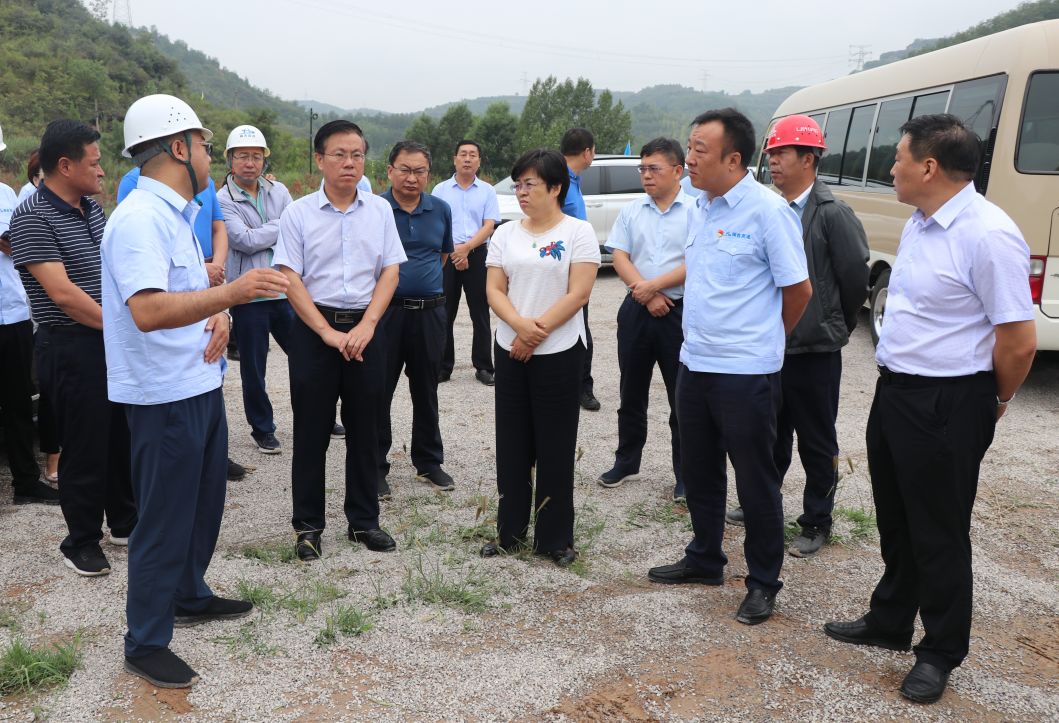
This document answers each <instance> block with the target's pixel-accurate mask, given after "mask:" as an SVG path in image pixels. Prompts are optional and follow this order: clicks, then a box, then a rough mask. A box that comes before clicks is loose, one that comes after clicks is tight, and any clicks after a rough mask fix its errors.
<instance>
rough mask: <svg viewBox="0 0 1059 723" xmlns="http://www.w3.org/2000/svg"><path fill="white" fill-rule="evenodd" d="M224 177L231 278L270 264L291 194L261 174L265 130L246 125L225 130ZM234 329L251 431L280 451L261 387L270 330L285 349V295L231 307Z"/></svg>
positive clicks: (289, 314)
mask: <svg viewBox="0 0 1059 723" xmlns="http://www.w3.org/2000/svg"><path fill="white" fill-rule="evenodd" d="M225 153H226V155H227V158H228V168H229V172H228V178H227V179H225V182H224V184H223V185H222V186H221V190H220V192H218V194H217V198H218V200H219V201H220V204H221V211H222V212H223V213H224V224H225V228H226V229H227V231H228V242H229V245H230V246H231V251H230V252H229V254H228V263H227V264H226V267H225V268H226V276H227V277H228V279H229V281H235V280H236V279H238V278H239V277H240V276H242V275H243V274H244V273H246V272H247V271H249V270H250V269H267V268H271V266H272V257H273V255H274V253H275V245H276V240H277V239H278V238H279V218H280V215H281V214H282V213H283V210H284V209H285V208H287V206H289V205H290V204H291V203H292V201H293V199H292V198H291V195H290V192H289V191H287V187H286V186H284V185H283V184H282V183H280V182H279V181H270V180H268V179H267V178H265V176H264V173H265V164H266V159H267V158H268V156H269V154H270V153H271V151H270V150H269V147H268V142H267V140H266V139H265V136H264V134H263V133H262V132H261V131H260V130H258V129H257V128H255V127H254V126H250V125H242V126H237V127H235V128H233V129H232V132H231V133H230V134H229V135H228V142H227V144H226V147H225ZM231 312H232V319H233V320H234V322H235V325H236V326H237V327H238V328H239V335H238V337H237V338H236V346H237V348H238V350H239V377H240V379H241V380H242V386H243V410H244V412H245V413H246V421H247V422H248V423H249V424H250V436H251V437H252V438H253V440H254V442H255V443H256V444H257V447H258V449H259V450H261V452H262V453H264V454H279V452H280V442H279V440H278V439H276V423H275V421H274V420H273V416H272V402H271V401H270V400H269V398H268V390H267V389H266V388H265V368H266V364H267V360H268V339H269V334H271V335H272V337H273V338H275V340H276V343H277V344H279V347H280V349H282V350H283V351H284V353H286V352H287V348H288V343H289V341H288V337H289V335H290V327H291V323H292V322H293V320H294V311H293V310H292V309H291V307H290V303H289V302H288V301H287V299H286V297H285V296H281V297H280V298H277V299H272V298H268V297H262V298H260V299H254V300H253V301H251V302H250V303H249V304H238V305H236V306H233V307H232V309H231Z"/></svg>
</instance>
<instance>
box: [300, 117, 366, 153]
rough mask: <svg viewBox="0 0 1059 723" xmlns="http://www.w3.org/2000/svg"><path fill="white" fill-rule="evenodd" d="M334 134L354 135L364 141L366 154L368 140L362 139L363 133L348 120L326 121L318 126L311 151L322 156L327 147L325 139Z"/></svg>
mask: <svg viewBox="0 0 1059 723" xmlns="http://www.w3.org/2000/svg"><path fill="white" fill-rule="evenodd" d="M336 133H356V134H357V135H358V136H360V139H361V140H362V141H364V153H365V154H367V152H368V139H367V138H365V137H364V131H362V130H361V129H360V126H358V125H357V124H356V123H354V122H353V121H348V120H333V121H328V122H327V123H324V124H323V125H322V126H320V128H319V129H318V130H317V131H316V137H314V138H313V150H314V151H316V152H317V153H319V154H320V155H321V156H322V155H323V154H324V148H325V147H326V146H327V139H328V138H330V137H331V136H333V135H335V134H336Z"/></svg>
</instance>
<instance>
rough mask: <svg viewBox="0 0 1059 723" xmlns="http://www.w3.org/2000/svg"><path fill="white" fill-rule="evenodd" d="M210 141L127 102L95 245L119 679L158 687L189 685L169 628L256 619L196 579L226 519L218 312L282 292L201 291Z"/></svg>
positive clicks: (259, 281) (189, 118) (149, 106)
mask: <svg viewBox="0 0 1059 723" xmlns="http://www.w3.org/2000/svg"><path fill="white" fill-rule="evenodd" d="M212 137H213V133H212V132H211V131H209V130H207V129H206V128H204V127H203V125H202V123H201V122H200V121H199V118H198V116H197V115H196V114H195V111H194V110H192V109H191V107H190V106H189V105H188V104H187V103H185V102H184V101H182V100H180V99H178V98H174V97H173V96H169V95H150V96H146V97H144V98H140V99H139V100H137V101H136V102H135V103H133V104H132V106H130V107H129V110H128V112H127V114H126V116H125V150H124V151H123V152H122V153H123V155H124V156H126V157H128V158H132V159H134V160H135V161H136V165H138V166H139V167H140V169H141V175H140V180H139V182H138V183H137V186H136V189H135V190H133V191H132V192H131V193H130V194H129V196H128V197H127V198H126V199H125V201H124V202H122V203H121V205H119V206H118V208H117V209H116V210H115V211H114V214H113V216H111V219H110V223H109V224H108V225H107V230H106V232H105V234H104V236H103V245H102V256H103V328H104V330H105V333H104V341H105V345H106V353H107V376H108V380H107V381H108V389H109V394H110V398H111V400H112V401H115V402H120V403H123V404H125V405H126V414H127V417H128V420H129V428H130V431H131V441H132V444H131V447H132V468H133V484H134V488H135V496H136V504H137V508H138V511H139V523H138V524H137V526H136V529H135V531H134V532H133V534H132V538H131V539H130V540H129V591H128V600H127V604H126V618H127V621H128V632H127V633H126V634H125V669H126V670H128V671H129V672H131V673H133V674H135V675H138V676H140V677H142V678H145V679H146V680H148V681H150V682H151V683H152V684H154V685H157V686H159V687H165V688H182V687H188V686H190V685H192V684H193V683H195V682H196V681H197V680H198V675H197V674H196V673H195V671H194V670H192V669H191V667H190V666H188V665H187V663H185V662H184V661H183V660H182V659H181V658H180V657H178V656H177V655H176V654H175V653H173V652H172V651H171V650H170V649H169V643H170V641H171V640H172V637H173V627H174V625H176V626H177V627H183V626H188V625H195V624H198V623H202V622H207V621H211V620H223V619H231V618H238V617H243V616H245V615H247V614H249V612H250V610H251V608H252V605H251V604H250V603H248V602H244V601H240V600H225V599H223V598H219V597H217V596H215V595H214V594H213V592H212V591H211V590H210V588H209V586H208V585H207V584H206V581H205V579H204V576H205V572H206V568H207V567H208V566H209V563H210V559H211V558H212V556H213V550H214V547H215V546H216V543H217V535H218V532H219V530H220V524H221V516H222V514H223V511H224V495H225V467H226V457H227V449H228V427H227V422H226V421H225V413H224V399H223V397H222V395H221V386H222V382H223V376H224V369H225V362H224V359H223V352H224V349H225V346H226V345H227V342H228V332H229V329H230V322H231V319H230V317H229V316H228V315H227V313H226V309H227V308H228V307H230V306H232V305H234V304H244V303H247V302H249V301H251V300H253V299H257V298H260V297H270V298H277V297H278V296H279V295H280V294H282V293H284V292H285V291H286V290H287V281H286V279H285V278H284V277H283V275H282V274H280V273H279V272H277V271H273V270H272V269H253V270H251V271H249V272H247V273H246V274H244V275H243V276H241V277H240V278H239V279H237V280H236V281H234V282H233V283H230V284H222V285H220V286H213V287H211V286H210V281H209V277H208V275H207V272H206V266H205V262H204V259H203V255H202V249H201V247H200V246H199V244H198V243H197V241H196V240H195V235H194V233H193V232H192V227H193V225H194V221H195V215H196V213H198V211H199V206H198V204H197V203H195V202H194V198H195V195H196V194H197V193H198V192H199V191H200V190H201V189H202V188H203V186H204V185H205V183H206V180H207V178H208V177H209V168H210V151H211V144H210V142H209V141H210V139H211V138H212Z"/></svg>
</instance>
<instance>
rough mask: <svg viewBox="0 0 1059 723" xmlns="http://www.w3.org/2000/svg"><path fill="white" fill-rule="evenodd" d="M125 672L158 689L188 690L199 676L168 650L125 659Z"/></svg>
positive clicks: (164, 649)
mask: <svg viewBox="0 0 1059 723" xmlns="http://www.w3.org/2000/svg"><path fill="white" fill-rule="evenodd" d="M125 670H127V671H128V672H130V673H132V674H133V675H138V676H140V677H141V678H143V679H144V680H146V681H147V682H149V683H150V684H151V685H157V686H158V687H159V688H190V687H191V686H193V685H194V684H195V683H197V682H199V674H198V673H196V672H195V671H194V670H192V669H191V666H189V665H188V664H187V663H185V662H184V661H183V660H181V659H180V658H179V657H178V656H177V654H176V653H174V652H173V651H172V650H170V649H169V648H161V649H160V650H155V651H152V652H150V653H148V654H147V655H144V656H143V657H141V658H130V657H128V656H126V657H125Z"/></svg>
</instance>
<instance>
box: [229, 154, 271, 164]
mask: <svg viewBox="0 0 1059 723" xmlns="http://www.w3.org/2000/svg"><path fill="white" fill-rule="evenodd" d="M232 158H234V159H235V160H237V161H240V162H242V163H246V162H247V161H253V162H254V163H262V162H264V160H265V156H264V155H263V154H261V153H235V154H233V155H232Z"/></svg>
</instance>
